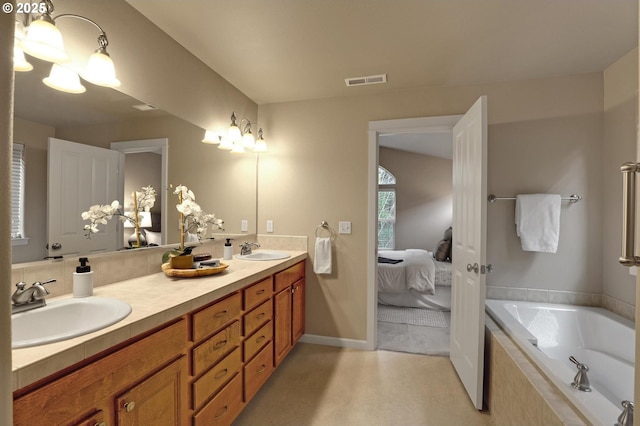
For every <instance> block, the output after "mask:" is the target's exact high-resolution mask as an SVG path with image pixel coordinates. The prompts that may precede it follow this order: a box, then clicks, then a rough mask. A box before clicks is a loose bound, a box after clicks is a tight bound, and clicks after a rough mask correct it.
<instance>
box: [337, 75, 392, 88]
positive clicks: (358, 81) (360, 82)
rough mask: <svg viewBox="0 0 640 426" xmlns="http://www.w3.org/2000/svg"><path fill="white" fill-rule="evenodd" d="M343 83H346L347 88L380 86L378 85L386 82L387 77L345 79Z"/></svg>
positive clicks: (371, 76)
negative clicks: (369, 85) (368, 85)
mask: <svg viewBox="0 0 640 426" xmlns="http://www.w3.org/2000/svg"><path fill="white" fill-rule="evenodd" d="M344 82H345V83H346V85H347V87H351V86H365V85H367V84H380V83H386V82H387V75H386V74H379V75H369V76H366V77H352V78H345V79H344Z"/></svg>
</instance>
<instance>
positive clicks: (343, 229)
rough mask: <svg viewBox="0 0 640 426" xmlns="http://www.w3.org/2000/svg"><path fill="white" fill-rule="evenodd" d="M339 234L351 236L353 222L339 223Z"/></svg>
mask: <svg viewBox="0 0 640 426" xmlns="http://www.w3.org/2000/svg"><path fill="white" fill-rule="evenodd" d="M338 234H351V222H338Z"/></svg>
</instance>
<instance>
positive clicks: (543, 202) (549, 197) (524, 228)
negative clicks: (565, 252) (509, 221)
mask: <svg viewBox="0 0 640 426" xmlns="http://www.w3.org/2000/svg"><path fill="white" fill-rule="evenodd" d="M561 201H562V197H561V196H560V195H558V194H526V195H517V196H516V234H517V235H518V236H519V237H520V243H521V244H522V250H524V251H539V252H543V253H555V252H556V251H557V250H558V240H559V239H560V203H561Z"/></svg>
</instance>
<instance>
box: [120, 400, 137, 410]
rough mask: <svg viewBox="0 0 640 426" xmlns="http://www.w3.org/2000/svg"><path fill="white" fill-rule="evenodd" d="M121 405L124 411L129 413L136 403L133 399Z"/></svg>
mask: <svg viewBox="0 0 640 426" xmlns="http://www.w3.org/2000/svg"><path fill="white" fill-rule="evenodd" d="M122 406H123V407H124V411H126V412H127V413H130V412H132V411H133V410H134V409H135V408H136V403H135V401H131V402H125V403H124V404H123V405H122Z"/></svg>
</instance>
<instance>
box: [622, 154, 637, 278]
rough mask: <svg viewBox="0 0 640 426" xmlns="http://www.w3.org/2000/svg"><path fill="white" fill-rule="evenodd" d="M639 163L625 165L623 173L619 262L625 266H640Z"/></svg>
mask: <svg viewBox="0 0 640 426" xmlns="http://www.w3.org/2000/svg"><path fill="white" fill-rule="evenodd" d="M638 171H640V164H638V163H624V164H623V165H622V166H620V172H621V173H622V255H621V256H620V257H619V258H618V262H620V263H621V264H623V265H624V266H637V265H640V257H638V256H636V255H635V246H636V228H635V220H636V173H638Z"/></svg>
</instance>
